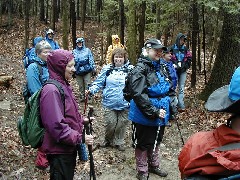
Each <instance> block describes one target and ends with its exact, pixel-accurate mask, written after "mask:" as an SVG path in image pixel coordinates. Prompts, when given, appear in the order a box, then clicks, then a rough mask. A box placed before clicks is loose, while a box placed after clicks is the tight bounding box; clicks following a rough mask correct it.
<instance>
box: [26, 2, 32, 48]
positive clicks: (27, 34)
mask: <svg viewBox="0 0 240 180" xmlns="http://www.w3.org/2000/svg"><path fill="white" fill-rule="evenodd" d="M30 6H31V4H30V0H25V4H24V14H25V17H24V30H25V41H24V49H27V48H28V47H29V45H28V42H29V14H30V13H29V11H30Z"/></svg>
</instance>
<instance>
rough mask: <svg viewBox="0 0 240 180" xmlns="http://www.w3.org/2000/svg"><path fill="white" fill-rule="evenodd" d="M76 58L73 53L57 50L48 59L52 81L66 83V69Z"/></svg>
mask: <svg viewBox="0 0 240 180" xmlns="http://www.w3.org/2000/svg"><path fill="white" fill-rule="evenodd" d="M73 58H74V56H73V54H72V52H71V51H67V50H63V49H57V50H54V51H52V52H50V54H49V55H48V57H47V66H48V71H49V77H50V79H56V80H59V81H66V79H65V69H66V66H67V64H68V62H69V61H71V60H72V59H73Z"/></svg>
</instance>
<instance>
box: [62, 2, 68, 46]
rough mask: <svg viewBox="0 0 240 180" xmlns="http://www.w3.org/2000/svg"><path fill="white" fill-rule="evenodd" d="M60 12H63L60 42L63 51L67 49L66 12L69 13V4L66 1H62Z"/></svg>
mask: <svg viewBox="0 0 240 180" xmlns="http://www.w3.org/2000/svg"><path fill="white" fill-rule="evenodd" d="M62 10H63V11H62V12H63V17H62V20H63V26H62V30H63V37H62V42H63V49H68V31H69V19H68V15H69V14H68V12H69V4H68V1H64V0H63V1H62Z"/></svg>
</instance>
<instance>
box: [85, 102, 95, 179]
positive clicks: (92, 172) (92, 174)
mask: <svg viewBox="0 0 240 180" xmlns="http://www.w3.org/2000/svg"><path fill="white" fill-rule="evenodd" d="M91 117H93V106H89V112H88V120H89V122H88V123H86V124H85V125H84V126H85V129H86V134H87V135H91V134H92V132H93V128H92V120H91ZM92 150H93V149H92V145H88V152H89V159H90V180H91V178H92V177H93V180H96V175H95V170H94V161H93V154H92Z"/></svg>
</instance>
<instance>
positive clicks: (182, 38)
mask: <svg viewBox="0 0 240 180" xmlns="http://www.w3.org/2000/svg"><path fill="white" fill-rule="evenodd" d="M184 43H185V38H184V37H181V39H180V45H181V46H182V45H183V44H184Z"/></svg>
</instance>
